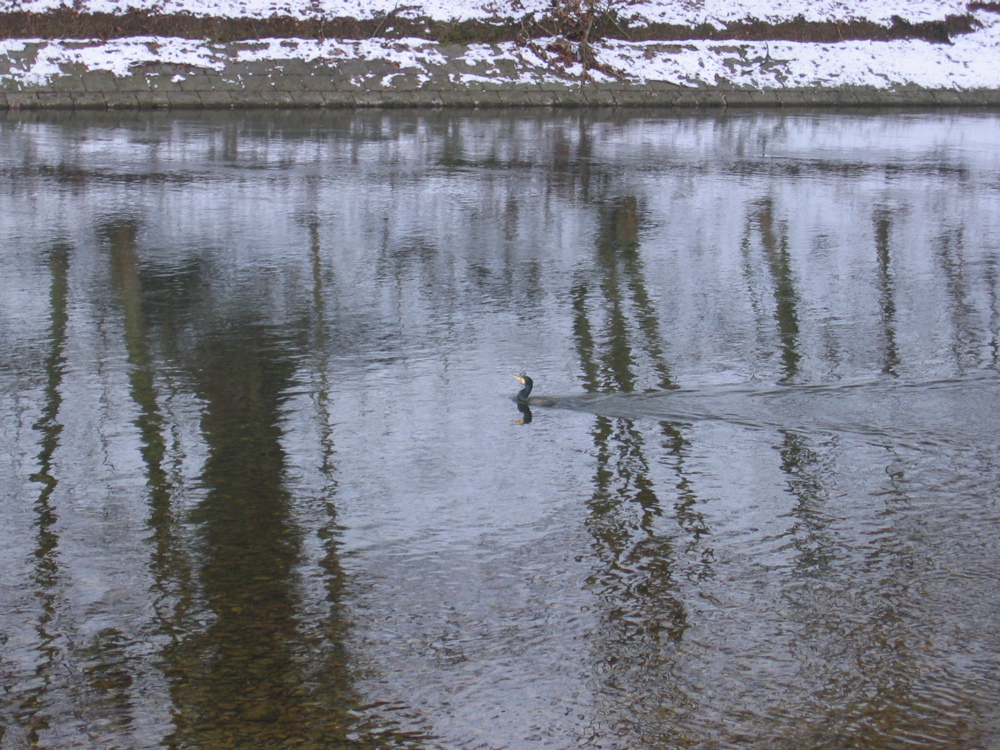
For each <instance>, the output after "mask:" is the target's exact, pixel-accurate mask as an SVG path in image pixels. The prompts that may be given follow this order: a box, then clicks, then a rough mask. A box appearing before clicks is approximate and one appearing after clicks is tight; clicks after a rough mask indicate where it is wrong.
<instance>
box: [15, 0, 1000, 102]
mask: <svg viewBox="0 0 1000 750" xmlns="http://www.w3.org/2000/svg"><path fill="white" fill-rule="evenodd" d="M137 1H138V0H137ZM513 1H514V0H505V2H506V3H507V4H506V5H505V4H504V2H501V3H499V4H494V5H490V6H486V5H485V4H479V5H476V4H472V5H465V4H462V3H458V2H448V1H447V0H436V1H435V2H428V3H424V4H423V5H422V6H420V8H419V12H421V13H426V14H428V17H430V16H432V15H435V16H436V17H451V18H454V17H459V16H461V17H471V16H474V15H475V14H477V13H478V14H480V15H481V16H483V17H485V14H487V13H488V12H489V13H492V14H493V16H494V17H496V15H497V14H498V13H501V12H502V11H503V10H504V9H505V8H506V9H507V10H510V9H511V8H512V4H513ZM141 2H146V0H141ZM227 3H228V4H227ZM380 3H381V4H380ZM140 4H141V3H140ZM54 5H55V0H35V1H34V2H32V0H27V1H26V2H23V3H21V4H20V7H22V8H29V7H30V8H33V9H36V10H44V9H46V8H52V7H54ZM83 5H84V6H86V9H88V10H91V11H97V10H103V11H107V10H108V9H111V8H118V9H119V10H121V9H122V6H120V5H119V4H116V3H112V2H110V0H87V2H84V3H83ZM534 5H538V6H539V7H541V6H542V3H541V0H526V2H525V3H524V6H525V10H524V11H523V12H531V11H532V8H534ZM618 5H619V6H620V9H621V10H622V12H625V11H627V12H629V13H632V14H639V15H641V18H642V19H645V20H648V21H649V22H654V21H655V22H663V21H669V22H672V23H673V22H680V21H683V22H685V23H709V22H710V23H716V24H720V25H723V26H724V25H725V23H726V22H728V21H732V20H733V19H743V20H745V19H746V18H769V19H772V20H774V21H776V22H778V21H787V20H789V17H790V16H791V15H792V14H797V16H798V17H802V18H809V19H816V20H822V21H826V22H829V21H831V20H834V21H835V20H838V19H844V20H849V19H851V18H858V17H859V16H857V15H856V14H859V13H861V14H866V15H864V16H863V18H864V19H865V20H866V21H872V20H873V19H879V20H887V19H891V18H892V17H893V16H895V15H896V14H897V13H902V12H905V13H906V17H907V18H908V19H909V20H912V21H914V22H917V21H921V20H926V19H938V20H940V19H942V18H944V17H945V16H947V15H949V14H959V13H965V14H969V13H971V14H972V16H973V17H974V20H975V25H976V29H975V31H973V32H972V33H968V34H961V35H956V36H955V38H954V39H953V41H952V42H951V43H948V44H942V43H932V42H928V41H923V40H920V39H899V40H891V41H875V40H870V39H862V40H848V41H842V42H837V43H818V42H792V41H743V40H724V41H718V40H704V39H691V40H687V41H681V42H665V41H627V40H619V39H593V40H590V41H589V42H581V41H574V40H572V39H566V38H563V37H549V38H541V39H532V40H521V41H518V42H514V41H510V42H501V43H494V44H485V43H471V44H444V43H441V42H437V41H433V40H429V39H422V38H404V39H386V38H373V39H325V40H320V39H301V38H282V39H270V38H269V39H260V40H255V41H241V42H231V43H227V44H223V43H214V42H211V41H208V40H192V39H182V38H177V37H163V36H142V37H127V38H121V39H108V40H103V41H102V40H67V39H62V40H60V39H53V40H45V39H6V40H0V94H3V95H6V96H7V97H8V106H22V105H20V104H18V103H17V102H18V101H19V100H17V99H16V96H17V95H20V94H24V93H25V92H28V93H29V94H31V93H32V92H66V93H73V92H81V91H85V92H89V93H94V92H95V87H96V88H97V90H98V93H101V91H103V89H101V88H100V87H102V86H106V87H109V88H110V90H111V91H112V92H114V93H116V94H118V93H125V96H124V98H122V99H121V106H129V102H130V101H134V97H132V94H131V93H130V92H135V91H138V92H140V93H142V92H144V91H147V90H148V91H149V92H155V91H167V92H169V91H176V92H185V91H190V90H192V89H195V90H199V91H203V90H206V89H211V88H213V87H214V88H223V89H225V90H226V91H236V92H238V93H241V94H245V93H247V90H248V91H249V93H254V92H260V91H264V92H265V93H267V94H273V93H275V92H281V91H286V90H287V91H292V92H295V91H297V90H298V89H296V88H295V87H292V88H291V89H288V88H287V86H284V84H283V83H282V82H281V80H280V79H282V78H283V77H287V76H298V77H299V79H300V83H301V90H302V91H305V92H316V91H323V92H327V93H333V94H342V93H345V92H346V93H347V94H350V95H359V94H365V93H375V94H379V93H383V92H390V91H393V90H402V91H407V92H422V93H424V94H426V93H427V92H436V91H442V92H449V91H454V90H456V89H462V88H463V87H464V88H468V89H471V90H478V91H482V90H487V91H489V90H495V89H497V88H507V89H520V90H533V91H534V90H538V89H543V90H547V91H556V92H560V91H563V92H573V91H576V90H579V89H580V88H581V87H584V86H590V87H594V86H597V87H600V86H602V85H606V86H623V85H628V86H644V85H650V84H660V85H663V86H669V87H675V88H677V89H684V90H696V91H704V90H709V89H718V90H725V91H733V90H738V91H758V92H766V91H772V92H773V91H782V90H790V89H795V90H804V89H821V90H830V89H843V88H861V89H870V90H876V91H908V90H912V89H920V90H932V91H981V90H991V91H1000V65H998V64H997V62H996V61H997V60H998V59H1000V12H998V11H1000V7H998V8H997V9H992V8H993V6H992V5H989V6H986V7H989V8H991V9H986V7H984V6H983V5H982V4H980V5H969V6H967V5H966V4H965V3H964V2H955V0H944V1H943V2H935V3H931V2H912V3H906V4H900V3H893V2H887V3H878V2H860V3H854V4H851V5H850V6H849V7H848V6H847V5H845V4H844V3H839V2H821V3H808V2H803V1H802V0H785V1H784V2H779V3H771V4H764V3H754V2H747V3H739V2H737V1H736V0H732V1H731V2H730V1H728V0H705V1H704V2H701V3H690V4H687V5H685V6H684V7H683V8H681V7H680V4H676V3H670V4H667V3H656V2H651V1H649V0H646V1H645V2H639V3H635V4H630V3H620V4H618ZM362 6H364V7H362ZM765 6H766V7H765ZM130 7H132V8H134V7H136V6H135V5H133V6H130ZM143 7H146V6H143ZM149 7H151V6H149ZM157 7H158V8H160V9H161V11H160V12H163V11H166V10H169V11H171V12H179V13H198V12H207V11H208V10H209V5H207V4H205V3H204V2H203V0H167V2H165V3H163V4H162V5H159V6H157ZM393 7H396V6H393ZM487 7H488V8H489V9H490V10H489V11H487ZM386 9H388V10H386ZM211 10H212V11H213V12H214V13H216V14H218V13H220V12H226V13H234V14H239V13H241V14H243V15H244V16H251V15H254V14H258V15H262V14H265V13H268V12H270V13H282V14H296V13H298V14H305V13H314V14H315V13H328V14H334V13H348V12H350V13H354V14H356V15H359V16H360V15H363V14H369V15H370V14H373V13H388V12H389V11H391V10H392V9H391V8H389V5H388V3H385V2H383V0H379V1H378V2H373V3H359V2H354V0H314V1H313V2H310V3H301V2H292V0H289V1H288V2H286V3H284V4H281V5H280V6H278V5H275V4H274V3H270V2H266V1H265V0H223V2H220V3H213V4H212V5H211ZM407 12H413V13H416V12H418V11H417V10H413V11H407ZM539 12H541V11H539ZM581 60H586V61H587V64H586V66H585V65H584V64H582V63H581V62H580V61H581ZM88 74H89V75H91V79H90V80H89V82H85V85H83V86H79V85H78V79H79V78H80V76H83V75H88ZM96 74H103V75H106V76H109V77H108V79H106V80H105V79H100V78H94V77H93V76H94V75H96ZM197 75H200V77H199V78H196V76H197ZM255 76H256V77H257V78H258V79H265V80H264V85H263V87H262V86H260V85H257V84H256V83H254V84H253V85H251V84H250V83H248V81H249V80H250V79H252V78H254V77H255ZM154 79H155V80H154ZM102 81H104V82H103V83H102ZM125 81H127V83H125ZM258 83H259V81H258ZM171 87H172V88H171ZM12 97H13V98H12ZM130 97H132V98H130ZM293 99H294V101H293ZM306 99H308V103H309V104H312V105H318V106H324V105H327V106H329V102H328V101H327V100H325V99H322V98H316V97H313V98H309V97H306ZM32 101H35V100H32ZM38 101H41V100H38ZM53 101H57V102H62V103H56V104H53V105H52V106H79V104H78V101H79V100H76V99H75V100H73V101H69V100H53ZM107 101H108V106H118V105H112V104H111V103H110V100H107ZM204 101H207V97H204V96H203V97H202V98H201V99H198V100H197V101H195V102H194V105H195V106H197V103H198V102H204ZM230 101H231V100H230V99H227V98H226V97H225V96H223V97H221V98H219V99H218V101H216V102H215V103H213V104H212V106H225V105H226V104H227V103H230ZM233 101H235V100H233ZM303 101H304V100H300V99H298V98H294V97H291V95H290V94H289V97H288V100H287V101H286V103H289V104H291V103H297V104H301V103H303ZM238 103H240V104H247V103H252V102H249V101H248V100H247V99H246V97H244V99H242V100H240V101H239V102H238ZM346 103H347V104H349V103H350V102H349V101H348V102H346ZM373 103H378V102H373ZM414 103H415V104H423V103H426V102H425V101H423V100H419V99H418V100H415V101H414ZM537 103H559V102H557V101H553V100H552V98H551V97H550V98H549V99H545V100H542V101H539V102H537ZM609 103H611V102H609ZM0 104H2V102H0ZM24 106H32V104H31V102H30V101H29V102H28V103H27V104H26V105H24ZM41 106H45V104H44V103H43V104H42V105H41ZM94 106H100V102H99V101H98V102H96V103H95V104H94ZM140 106H142V103H141V102H140ZM151 106H171V102H168V101H164V102H161V103H160V104H157V103H155V102H154V103H153V104H152V105H151Z"/></svg>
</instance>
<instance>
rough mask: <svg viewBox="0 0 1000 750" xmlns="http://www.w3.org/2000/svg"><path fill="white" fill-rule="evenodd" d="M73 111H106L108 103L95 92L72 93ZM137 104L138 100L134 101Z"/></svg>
mask: <svg viewBox="0 0 1000 750" xmlns="http://www.w3.org/2000/svg"><path fill="white" fill-rule="evenodd" d="M70 96H71V97H72V98H73V108H74V109H107V108H108V103H107V101H105V99H104V94H101V93H98V92H96V91H84V92H81V93H72V94H70ZM136 103H137V104H138V100H137V101H136Z"/></svg>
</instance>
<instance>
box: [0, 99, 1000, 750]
mask: <svg viewBox="0 0 1000 750" xmlns="http://www.w3.org/2000/svg"><path fill="white" fill-rule="evenodd" d="M0 263H2V270H0V460H2V462H3V463H2V469H0V575H2V586H0V685H2V690H0V748H2V750H10V749H11V748H23V747H44V748H80V747H88V748H90V747H92V748H160V747H164V748H206V749H208V748H232V747H253V748H339V747H351V748H366V747H367V748H388V747H411V748H579V747H595V748H598V747H599V748H628V749H632V748H655V749H659V748H733V747H747V748H768V749H770V748H778V749H780V748H996V747H998V746H1000V708H998V705H1000V666H998V653H1000V535H998V531H1000V510H998V507H997V498H998V489H997V488H998V486H1000V430H998V427H997V416H998V413H1000V373H998V357H1000V302H998V295H1000V280H998V274H1000V116H997V115H995V114H981V113H964V114H955V113H942V112H934V113H917V114H909V113H899V112H896V113H892V114H884V115H883V114H871V113H867V114H861V115H852V114H838V115H831V114H818V115H816V114H810V113H796V114H792V115H779V114H772V113H768V114H752V113H746V114H739V115H719V116H715V115H712V116H685V117H672V116H668V115H663V114H649V113H647V114H643V113H632V114H631V115H629V116H627V117H626V116H624V115H610V114H597V113H590V112H587V113H576V112H574V113H555V114H553V113H548V114H546V113H536V112H530V113H517V114H504V113H483V114H475V113H464V114H463V113H425V114H419V113H397V114H387V113H367V114H360V115H357V116H354V115H348V114H334V113H308V112H299V113H268V114H260V115H249V114H247V115H240V114H234V115H231V116H230V115H224V114H217V115H211V116H204V117H199V116H189V117H187V116H178V117H166V116H163V117H160V116H149V117H147V116H129V117H127V118H124V119H122V118H85V117H71V116H67V117H64V118H56V117H50V118H48V119H35V118H29V117H26V116H22V117H15V116H8V117H7V118H6V119H3V120H0ZM520 372H527V373H529V374H531V375H532V376H533V377H534V378H535V381H536V391H537V392H538V393H541V394H548V395H550V396H555V397H557V398H558V399H559V401H560V404H559V407H558V408H535V409H534V410H533V413H532V414H531V415H530V417H531V419H530V422H529V421H528V419H527V417H528V415H522V414H521V413H520V412H519V411H518V409H517V408H516V407H515V404H513V403H512V401H511V399H510V396H511V395H512V394H513V393H514V392H515V390H516V389H517V387H518V384H517V383H516V382H515V381H514V380H513V379H512V378H511V377H510V376H511V374H513V373H520Z"/></svg>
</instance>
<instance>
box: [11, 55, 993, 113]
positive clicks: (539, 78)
mask: <svg viewBox="0 0 1000 750" xmlns="http://www.w3.org/2000/svg"><path fill="white" fill-rule="evenodd" d="M44 44H45V43H44V42H40V43H28V44H25V45H24V49H23V50H18V51H17V52H16V53H10V54H8V55H6V56H3V57H0V109H3V108H7V109H152V108H164V109H171V108H189V109H190V108H236V107H255V108H259V107H329V108H354V107H522V106H611V107H646V106H652V107H742V106H764V107H769V106H772V107H773V106H891V105H907V106H913V105H919V106H998V105H1000V91H996V90H976V91H968V90H964V91H963V90H951V89H924V88H918V87H909V88H905V89H899V90H884V89H875V88H865V87H847V88H817V87H809V88H775V89H766V90H749V89H745V88H742V89H741V88H738V87H727V86H726V85H725V83H724V82H720V84H719V85H717V86H713V87H683V86H678V85H675V84H671V83H667V82H664V81H629V80H611V81H604V82H595V81H592V80H590V81H588V80H581V78H580V77H579V76H569V75H566V74H560V73H559V72H558V71H557V70H553V69H551V68H540V67H538V66H536V67H534V68H532V67H530V66H526V65H521V64H519V63H517V62H515V61H511V60H509V59H498V60H489V59H488V58H481V59H478V60H476V61H475V62H473V63H470V62H469V61H468V59H467V57H466V56H465V55H464V53H465V52H466V51H467V48H466V47H463V46H462V45H451V47H447V46H440V47H437V48H436V49H435V56H434V60H433V61H432V62H430V63H428V61H427V60H422V61H421V64H420V66H414V67H407V66H406V65H400V63H399V62H394V61H391V60H382V59H369V60H365V59H360V58H346V59H343V60H340V61H333V60H329V59H322V58H320V59H317V60H314V61H305V60H300V59H287V60H286V59H277V60H276V59H267V60H253V61H242V62H241V61H238V60H237V58H238V55H237V54H235V52H238V51H239V50H240V49H242V50H245V49H247V48H248V43H242V44H240V45H230V47H237V46H238V47H239V49H236V50H228V51H229V52H233V54H228V53H227V48H226V45H216V49H219V50H222V51H221V52H220V53H219V55H218V56H217V57H216V58H213V59H212V61H210V62H211V66H209V67H200V66H198V65H181V64H170V63H160V62H143V63H141V64H137V65H132V66H131V67H129V68H128V72H127V74H126V75H115V74H113V73H112V72H109V71H107V70H94V69H92V68H91V67H87V66H86V65H84V64H83V63H78V62H69V63H63V64H60V65H59V66H57V67H56V70H55V71H53V72H52V73H50V74H48V75H47V77H46V78H45V80H43V81H41V82H32V80H33V77H32V76H30V75H27V74H25V71H29V70H33V69H32V68H31V64H33V62H34V58H33V57H32V56H33V55H38V54H39V48H40V47H42V46H43V45H44ZM64 44H65V43H64ZM85 44H86V43H80V47H81V48H83V47H84V46H85ZM251 44H252V43H251ZM74 49H75V48H74ZM34 77H35V78H37V77H38V76H37V75H36V76H34Z"/></svg>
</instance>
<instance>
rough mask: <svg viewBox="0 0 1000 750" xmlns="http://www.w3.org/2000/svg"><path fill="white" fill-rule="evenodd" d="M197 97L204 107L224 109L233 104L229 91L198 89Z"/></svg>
mask: <svg viewBox="0 0 1000 750" xmlns="http://www.w3.org/2000/svg"><path fill="white" fill-rule="evenodd" d="M198 98H199V99H200V100H201V105H202V106H203V107H205V108H206V109H224V108H227V107H232V106H233V97H232V94H231V92H229V91H199V92H198Z"/></svg>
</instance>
